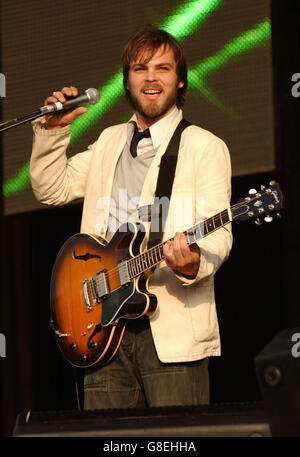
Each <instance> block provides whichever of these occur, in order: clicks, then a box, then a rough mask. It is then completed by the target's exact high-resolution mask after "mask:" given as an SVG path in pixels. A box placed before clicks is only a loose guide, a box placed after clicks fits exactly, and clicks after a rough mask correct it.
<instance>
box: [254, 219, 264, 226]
mask: <svg viewBox="0 0 300 457" xmlns="http://www.w3.org/2000/svg"><path fill="white" fill-rule="evenodd" d="M254 222H255V224H256V225H257V226H260V225H262V221H261V220H260V218H259V217H257V218H256V219H255V221H254Z"/></svg>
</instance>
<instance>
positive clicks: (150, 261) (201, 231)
mask: <svg viewBox="0 0 300 457" xmlns="http://www.w3.org/2000/svg"><path fill="white" fill-rule="evenodd" d="M230 221H231V211H230V209H229V208H228V209H226V210H224V211H221V212H220V213H218V214H215V215H214V216H212V217H210V218H209V219H205V220H204V221H202V222H200V223H198V224H196V225H194V226H193V227H191V228H190V229H188V230H186V231H185V232H183V234H184V235H185V239H186V242H187V244H188V245H190V244H193V243H196V242H197V241H199V240H200V239H202V238H204V237H205V236H207V235H209V234H210V233H212V232H214V231H215V230H218V229H219V228H221V227H223V226H224V225H226V224H228V223H229V222H230ZM172 240H173V238H170V240H168V241H172ZM166 242H167V241H164V242H163V243H160V244H157V245H156V246H153V247H152V248H150V249H147V250H146V251H145V252H143V253H142V254H139V255H137V256H135V257H132V258H131V259H129V260H127V261H126V262H127V269H128V275H129V278H130V279H133V278H135V277H137V276H139V275H140V274H142V273H144V272H145V271H147V270H149V269H150V268H152V267H154V266H156V265H158V264H159V263H160V262H162V261H163V260H164V255H163V250H164V245H165V243H166Z"/></svg>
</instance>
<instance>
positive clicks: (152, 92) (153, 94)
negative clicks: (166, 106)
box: [143, 89, 162, 100]
mask: <svg viewBox="0 0 300 457" xmlns="http://www.w3.org/2000/svg"><path fill="white" fill-rule="evenodd" d="M161 93H162V91H161V90H160V89H144V90H143V94H144V95H145V96H146V97H147V98H148V99H149V100H156V99H157V98H158V97H159V96H160V94H161Z"/></svg>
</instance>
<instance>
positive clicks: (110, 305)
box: [50, 181, 282, 368]
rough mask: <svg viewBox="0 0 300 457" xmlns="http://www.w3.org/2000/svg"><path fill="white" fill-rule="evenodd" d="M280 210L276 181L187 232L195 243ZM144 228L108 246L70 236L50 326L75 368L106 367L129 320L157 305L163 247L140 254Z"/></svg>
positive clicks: (60, 260)
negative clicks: (156, 276)
mask: <svg viewBox="0 0 300 457" xmlns="http://www.w3.org/2000/svg"><path fill="white" fill-rule="evenodd" d="M281 208H282V193H281V190H280V188H279V185H278V184H277V183H276V182H274V181H272V182H271V183H270V185H269V186H268V187H264V186H262V187H261V190H260V191H259V192H257V191H256V190H255V189H251V190H250V191H249V195H248V196H247V197H246V198H243V199H241V200H239V201H238V202H237V203H236V204H235V205H233V206H230V207H229V208H227V209H225V210H224V211H221V212H220V213H218V214H216V215H214V216H212V217H210V218H208V219H205V220H204V221H202V222H201V223H198V224H196V225H195V226H193V227H192V228H190V229H189V230H187V231H185V232H184V234H185V236H186V241H187V243H188V244H193V243H195V242H196V241H198V240H200V239H201V238H203V237H205V236H207V235H209V234H210V233H211V232H214V231H215V230H218V229H219V228H221V227H223V226H225V225H226V224H228V223H230V222H232V221H234V220H251V219H254V220H255V222H256V224H258V225H260V224H261V223H262V221H261V218H260V216H263V218H264V220H265V221H266V222H271V220H272V216H271V213H273V212H276V213H277V216H279V215H280V212H279V210H280V209H281ZM145 235H146V234H145V228H144V226H143V224H141V223H137V224H133V223H126V224H123V225H121V227H120V228H119V230H118V231H117V232H116V233H115V234H114V236H113V238H112V239H111V241H110V242H109V243H107V242H106V241H105V240H103V239H98V238H96V237H94V236H91V235H87V234H84V233H78V234H75V235H73V236H71V237H70V238H69V239H68V240H67V241H66V242H65V243H64V245H63V246H62V248H61V249H60V251H59V253H58V255H57V257H56V260H55V263H54V266H53V270H52V277H51V285H50V308H51V319H50V323H51V326H52V328H53V330H54V333H55V337H56V340H57V343H58V346H59V348H60V349H61V351H62V354H63V356H64V357H65V358H66V360H67V361H68V362H70V363H71V364H72V365H74V366H76V367H79V368H86V367H89V366H92V365H95V364H99V365H104V364H106V363H107V362H109V361H110V360H111V359H112V357H113V356H114V355H115V353H116V351H117V350H118V347H119V345H120V343H121V340H122V337H123V334H124V331H125V328H126V323H127V322H128V320H129V319H139V318H149V317H151V316H152V315H153V314H154V313H155V311H156V309H157V306H158V303H157V298H156V296H155V295H154V294H151V293H150V292H149V290H148V287H147V286H148V281H149V279H150V276H151V274H148V275H146V274H145V273H149V271H151V268H152V267H155V266H156V265H158V264H159V263H160V262H161V261H162V260H163V259H164V256H163V247H164V244H165V242H163V243H160V244H158V245H156V246H154V247H151V248H149V249H147V250H145V251H144V252H141V245H142V243H143V241H144V238H145Z"/></svg>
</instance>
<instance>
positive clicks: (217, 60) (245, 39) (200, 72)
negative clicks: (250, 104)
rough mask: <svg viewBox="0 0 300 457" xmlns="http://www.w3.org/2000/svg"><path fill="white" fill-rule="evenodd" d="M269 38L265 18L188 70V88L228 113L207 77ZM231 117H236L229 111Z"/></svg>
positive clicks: (266, 41) (267, 23)
mask: <svg viewBox="0 0 300 457" xmlns="http://www.w3.org/2000/svg"><path fill="white" fill-rule="evenodd" d="M270 38H271V24H270V19H269V18H266V19H265V20H264V21H263V22H261V23H259V24H257V25H256V26H255V27H253V28H252V29H250V30H247V31H245V32H243V33H242V34H241V35H239V36H237V37H235V38H234V39H232V40H231V41H229V42H228V43H226V44H225V46H223V48H222V49H220V50H219V51H218V52H216V54H214V55H213V56H210V57H207V58H206V59H204V60H203V61H202V62H200V63H199V64H197V65H196V66H195V67H194V68H192V69H190V70H189V73H188V81H189V86H190V87H191V88H193V89H195V90H196V91H198V92H199V93H200V94H201V95H202V96H203V97H204V98H205V99H206V100H208V101H209V102H210V103H212V104H214V105H216V106H217V107H218V108H219V109H221V110H223V111H227V112H229V110H228V108H226V107H225V106H224V104H223V103H222V102H221V101H220V100H219V99H218V98H217V96H216V95H215V94H214V93H213V92H212V90H211V89H209V87H208V85H207V79H208V76H209V75H210V74H211V73H213V72H215V71H217V70H219V69H220V68H222V67H224V66H225V65H227V64H228V63H229V62H230V63H232V60H233V59H235V58H237V57H240V56H241V55H242V54H245V53H246V52H249V51H252V50H253V49H254V48H257V47H258V46H261V47H264V46H266V44H267V43H268V41H269V40H270ZM231 115H233V116H234V117H236V115H234V113H233V112H232V110H231Z"/></svg>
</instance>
